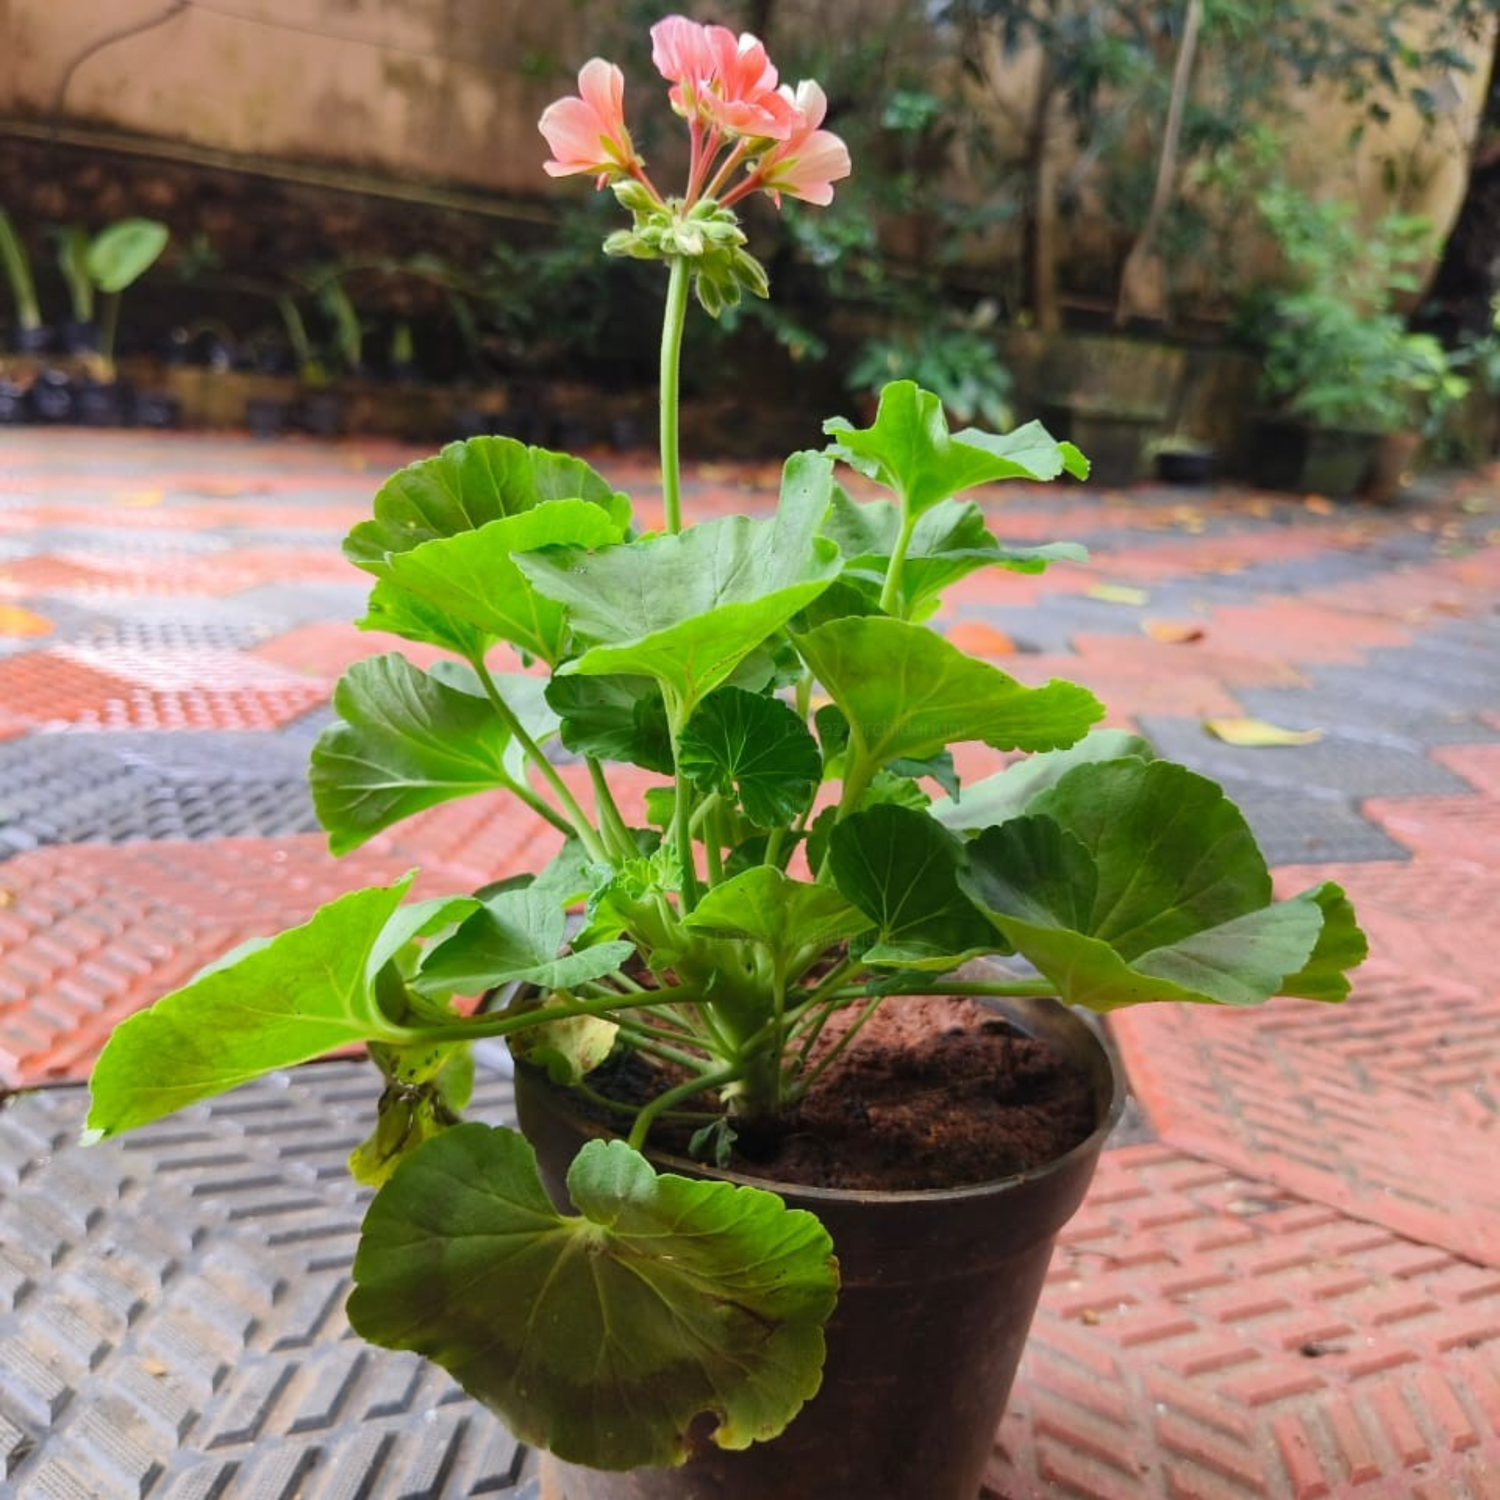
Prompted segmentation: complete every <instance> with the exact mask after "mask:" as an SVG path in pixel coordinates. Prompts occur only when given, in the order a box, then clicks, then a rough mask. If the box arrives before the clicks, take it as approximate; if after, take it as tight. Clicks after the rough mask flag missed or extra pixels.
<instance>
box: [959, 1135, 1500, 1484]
mask: <svg viewBox="0 0 1500 1500" xmlns="http://www.w3.org/2000/svg"><path fill="white" fill-rule="evenodd" d="M1497 1464H1500V1274H1497V1273H1496V1272H1495V1271H1493V1270H1489V1269H1485V1268H1482V1267H1479V1266H1476V1265H1473V1264H1470V1263H1468V1262H1466V1261H1464V1260H1462V1259H1459V1258H1457V1257H1455V1256H1453V1255H1449V1254H1445V1253H1444V1252H1443V1251H1442V1250H1434V1249H1431V1248H1429V1247H1428V1246H1426V1245H1421V1244H1414V1243H1412V1242H1411V1241H1409V1240H1405V1239H1402V1238H1401V1237H1399V1236H1398V1235H1396V1234H1393V1233H1391V1232H1390V1231H1388V1230H1385V1229H1382V1228H1379V1227H1373V1226H1371V1225H1368V1224H1362V1223H1357V1222H1353V1221H1351V1220H1349V1219H1345V1218H1343V1217H1341V1216H1340V1215H1339V1214H1338V1213H1336V1212H1334V1211H1333V1210H1331V1209H1328V1208H1324V1207H1322V1206H1320V1205H1318V1204H1315V1203H1308V1202H1305V1201H1299V1200H1298V1199H1297V1198H1296V1197H1295V1196H1293V1195H1290V1194H1286V1193H1284V1192H1281V1191H1279V1190H1278V1189H1277V1188H1276V1187H1274V1186H1272V1185H1270V1184H1268V1183H1267V1182H1266V1181H1265V1180H1264V1179H1262V1178H1257V1177H1254V1176H1249V1175H1240V1174H1238V1173H1236V1172H1234V1171H1230V1170H1226V1169H1224V1168H1221V1167H1218V1166H1214V1165H1212V1164H1210V1163H1205V1162H1203V1161H1199V1160H1195V1159H1193V1158H1192V1157H1191V1156H1189V1155H1186V1154H1184V1153H1182V1152H1180V1151H1176V1150H1173V1149H1172V1148H1171V1147H1169V1146H1163V1145H1156V1146H1140V1147H1129V1148H1126V1149H1124V1150H1120V1151H1113V1152H1109V1153H1107V1154H1106V1155H1105V1157H1104V1158H1103V1160H1102V1161H1101V1163H1100V1168H1099V1175H1098V1177H1097V1178H1096V1179H1095V1182H1094V1187H1093V1190H1092V1192H1091V1193H1090V1195H1089V1198H1088V1199H1087V1201H1086V1202H1085V1204H1084V1206H1083V1209H1082V1211H1081V1212H1080V1213H1079V1215H1078V1217H1077V1218H1075V1219H1074V1220H1073V1222H1072V1223H1071V1224H1070V1225H1068V1226H1067V1227H1066V1228H1065V1229H1064V1230H1063V1232H1062V1235H1061V1237H1060V1239H1059V1242H1058V1248H1057V1251H1056V1253H1055V1255H1054V1257H1053V1264H1052V1268H1051V1271H1050V1272H1049V1275H1048V1280H1047V1287H1046V1290H1045V1292H1044V1293H1043V1297H1042V1305H1041V1310H1040V1312H1039V1314H1038V1316H1037V1320H1036V1323H1035V1324H1034V1326H1033V1328H1032V1333H1031V1338H1030V1340H1029V1342H1028V1344H1027V1347H1026V1353H1025V1356H1024V1358H1023V1360H1022V1363H1021V1369H1020V1373H1019V1375H1018V1377H1017V1380H1016V1385H1015V1389H1014V1391H1013V1393H1012V1397H1011V1404H1010V1410H1009V1412H1008V1414H1007V1416H1006V1419H1005V1421H1004V1423H1003V1424H1002V1426H1001V1429H1000V1434H999V1447H998V1449H997V1452H996V1454H995V1458H994V1461H993V1463H992V1464H991V1466H990V1470H989V1473H988V1475H987V1476H986V1479H987V1482H986V1487H985V1491H984V1494H985V1497H986V1500H1061V1497H1067V1500H1169V1497H1170V1500H1344V1497H1348V1500H1357V1497H1361V1496H1369V1497H1370V1500H1489V1497H1490V1496H1492V1495H1493V1494H1494V1493H1495V1482H1496V1477H1497V1472H1500V1469H1497Z"/></svg>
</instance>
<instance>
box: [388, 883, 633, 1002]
mask: <svg viewBox="0 0 1500 1500" xmlns="http://www.w3.org/2000/svg"><path fill="white" fill-rule="evenodd" d="M566 929H567V915H566V911H565V909H564V907H563V905H562V903H561V902H560V901H559V900H558V899H557V897H556V895H555V894H554V893H553V891H552V890H550V889H546V888H544V889H538V888H537V886H536V885H534V884H533V885H530V886H527V887H525V888H524V889H521V890H508V891H502V892H500V894H498V895H496V896H492V897H490V898H489V900H487V901H486V902H485V903H484V907H483V909H482V910H480V911H477V912H475V913H474V914H473V915H472V916H471V917H469V918H468V920H467V921H465V922H464V923H463V925H462V926H461V927H460V928H459V929H458V931H457V932H455V933H454V934H453V936H452V937H450V938H449V939H448V940H447V941H446V942H443V943H439V944H438V946H437V947H436V948H434V949H432V950H431V952H429V953H428V954H427V956H426V958H425V960H424V961H423V964H422V967H421V970H420V971H419V973H418V975H417V977H416V979H415V980H414V981H413V985H412V987H413V988H414V989H415V990H417V991H418V992H419V993H421V994H438V995H479V994H483V993H484V992H485V991H486V990H490V989H494V988H496V987H497V986H498V985H503V984H514V983H518V982H519V983H524V984H534V985H537V986H539V987H540V988H542V989H549V990H554V989H571V988H572V987H573V986H574V985H579V984H586V983H587V982H588V981H589V980H591V979H602V978H603V977H604V976H605V975H606V974H612V973H613V972H614V971H615V970H616V969H618V968H619V967H620V965H621V964H622V963H624V962H625V961H626V960H627V959H629V957H630V956H631V954H632V953H633V952H634V951H635V950H634V949H633V948H632V947H631V945H630V944H629V943H624V942H614V943H600V944H599V945H598V946H597V947H593V948H585V949H583V950H582V952H579V953H561V949H562V947H563V943H564V939H565V936H566ZM560 953H561V956H559V954H560Z"/></svg>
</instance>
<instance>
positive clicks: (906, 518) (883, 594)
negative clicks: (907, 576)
mask: <svg viewBox="0 0 1500 1500" xmlns="http://www.w3.org/2000/svg"><path fill="white" fill-rule="evenodd" d="M906 510H907V507H906V503H905V499H904V497H903V500H902V505H901V511H902V521H901V534H900V536H898V537H897V538H896V547H895V550H894V551H893V552H892V553H891V561H890V564H889V566H888V567H887V568H886V570H885V587H884V588H882V589H881V591H880V607H881V609H883V610H884V611H885V613H886V614H888V615H893V616H895V617H896V618H897V619H904V618H905V615H904V613H903V612H902V610H901V609H900V608H899V605H900V603H901V573H902V570H903V569H904V568H905V567H906V551H907V548H908V547H910V546H911V538H912V533H913V532H914V531H915V530H916V529H917V518H916V517H915V516H913V515H908V514H906Z"/></svg>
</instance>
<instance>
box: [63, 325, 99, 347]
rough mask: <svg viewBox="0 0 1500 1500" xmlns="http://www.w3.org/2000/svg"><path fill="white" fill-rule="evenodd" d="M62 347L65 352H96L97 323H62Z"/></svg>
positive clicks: (97, 339) (97, 342)
mask: <svg viewBox="0 0 1500 1500" xmlns="http://www.w3.org/2000/svg"><path fill="white" fill-rule="evenodd" d="M62 347H63V352H64V353H65V354H79V355H82V354H97V353H98V352H99V325H98V324H97V323H93V322H89V323H79V322H67V323H64V324H63V326H62Z"/></svg>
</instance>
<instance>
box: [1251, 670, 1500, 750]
mask: <svg viewBox="0 0 1500 1500" xmlns="http://www.w3.org/2000/svg"><path fill="white" fill-rule="evenodd" d="M1335 672H1336V673H1338V674H1339V675H1338V676H1337V677H1335V676H1334V675H1333V674H1334V673H1335ZM1309 676H1310V677H1311V678H1312V679H1313V685H1312V686H1311V687H1308V688H1241V689H1240V690H1239V697H1240V701H1241V702H1242V703H1243V704H1244V705H1245V710H1246V712H1247V713H1249V714H1252V715H1253V716H1255V717H1256V718H1261V719H1265V720H1267V721H1268V722H1270V723H1272V724H1280V725H1282V726H1284V727H1285V728H1288V729H1312V728H1320V727H1322V726H1324V725H1330V724H1332V725H1337V726H1338V728H1339V729H1340V731H1342V732H1345V733H1348V734H1351V735H1358V736H1359V737H1360V738H1362V739H1367V740H1368V739H1372V738H1373V739H1377V740H1378V739H1380V738H1383V737H1384V738H1395V739H1399V740H1404V741H1405V742H1406V743H1407V744H1415V745H1422V746H1434V745H1455V744H1468V743H1472V742H1473V741H1475V740H1488V739H1493V738H1494V737H1495V732H1494V730H1493V729H1491V728H1490V727H1489V726H1488V725H1486V724H1485V723H1484V721H1483V720H1482V719H1481V718H1480V717H1479V715H1478V714H1477V713H1475V712H1474V711H1472V710H1471V709H1466V708H1462V707H1454V706H1453V704H1454V698H1453V695H1452V694H1449V693H1445V692H1444V691H1443V690H1442V688H1441V686H1440V685H1439V684H1435V683H1432V682H1422V681H1416V682H1412V683H1411V684H1410V686H1409V688H1408V689H1407V690H1405V691H1403V690H1402V689H1401V688H1400V687H1399V686H1398V685H1397V684H1396V683H1395V682H1394V681H1389V680H1386V681H1382V680H1380V679H1375V678H1370V677H1366V676H1365V674H1364V673H1362V672H1359V671H1357V670H1356V669H1354V668H1352V667H1325V668H1313V669H1310V670H1309Z"/></svg>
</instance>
